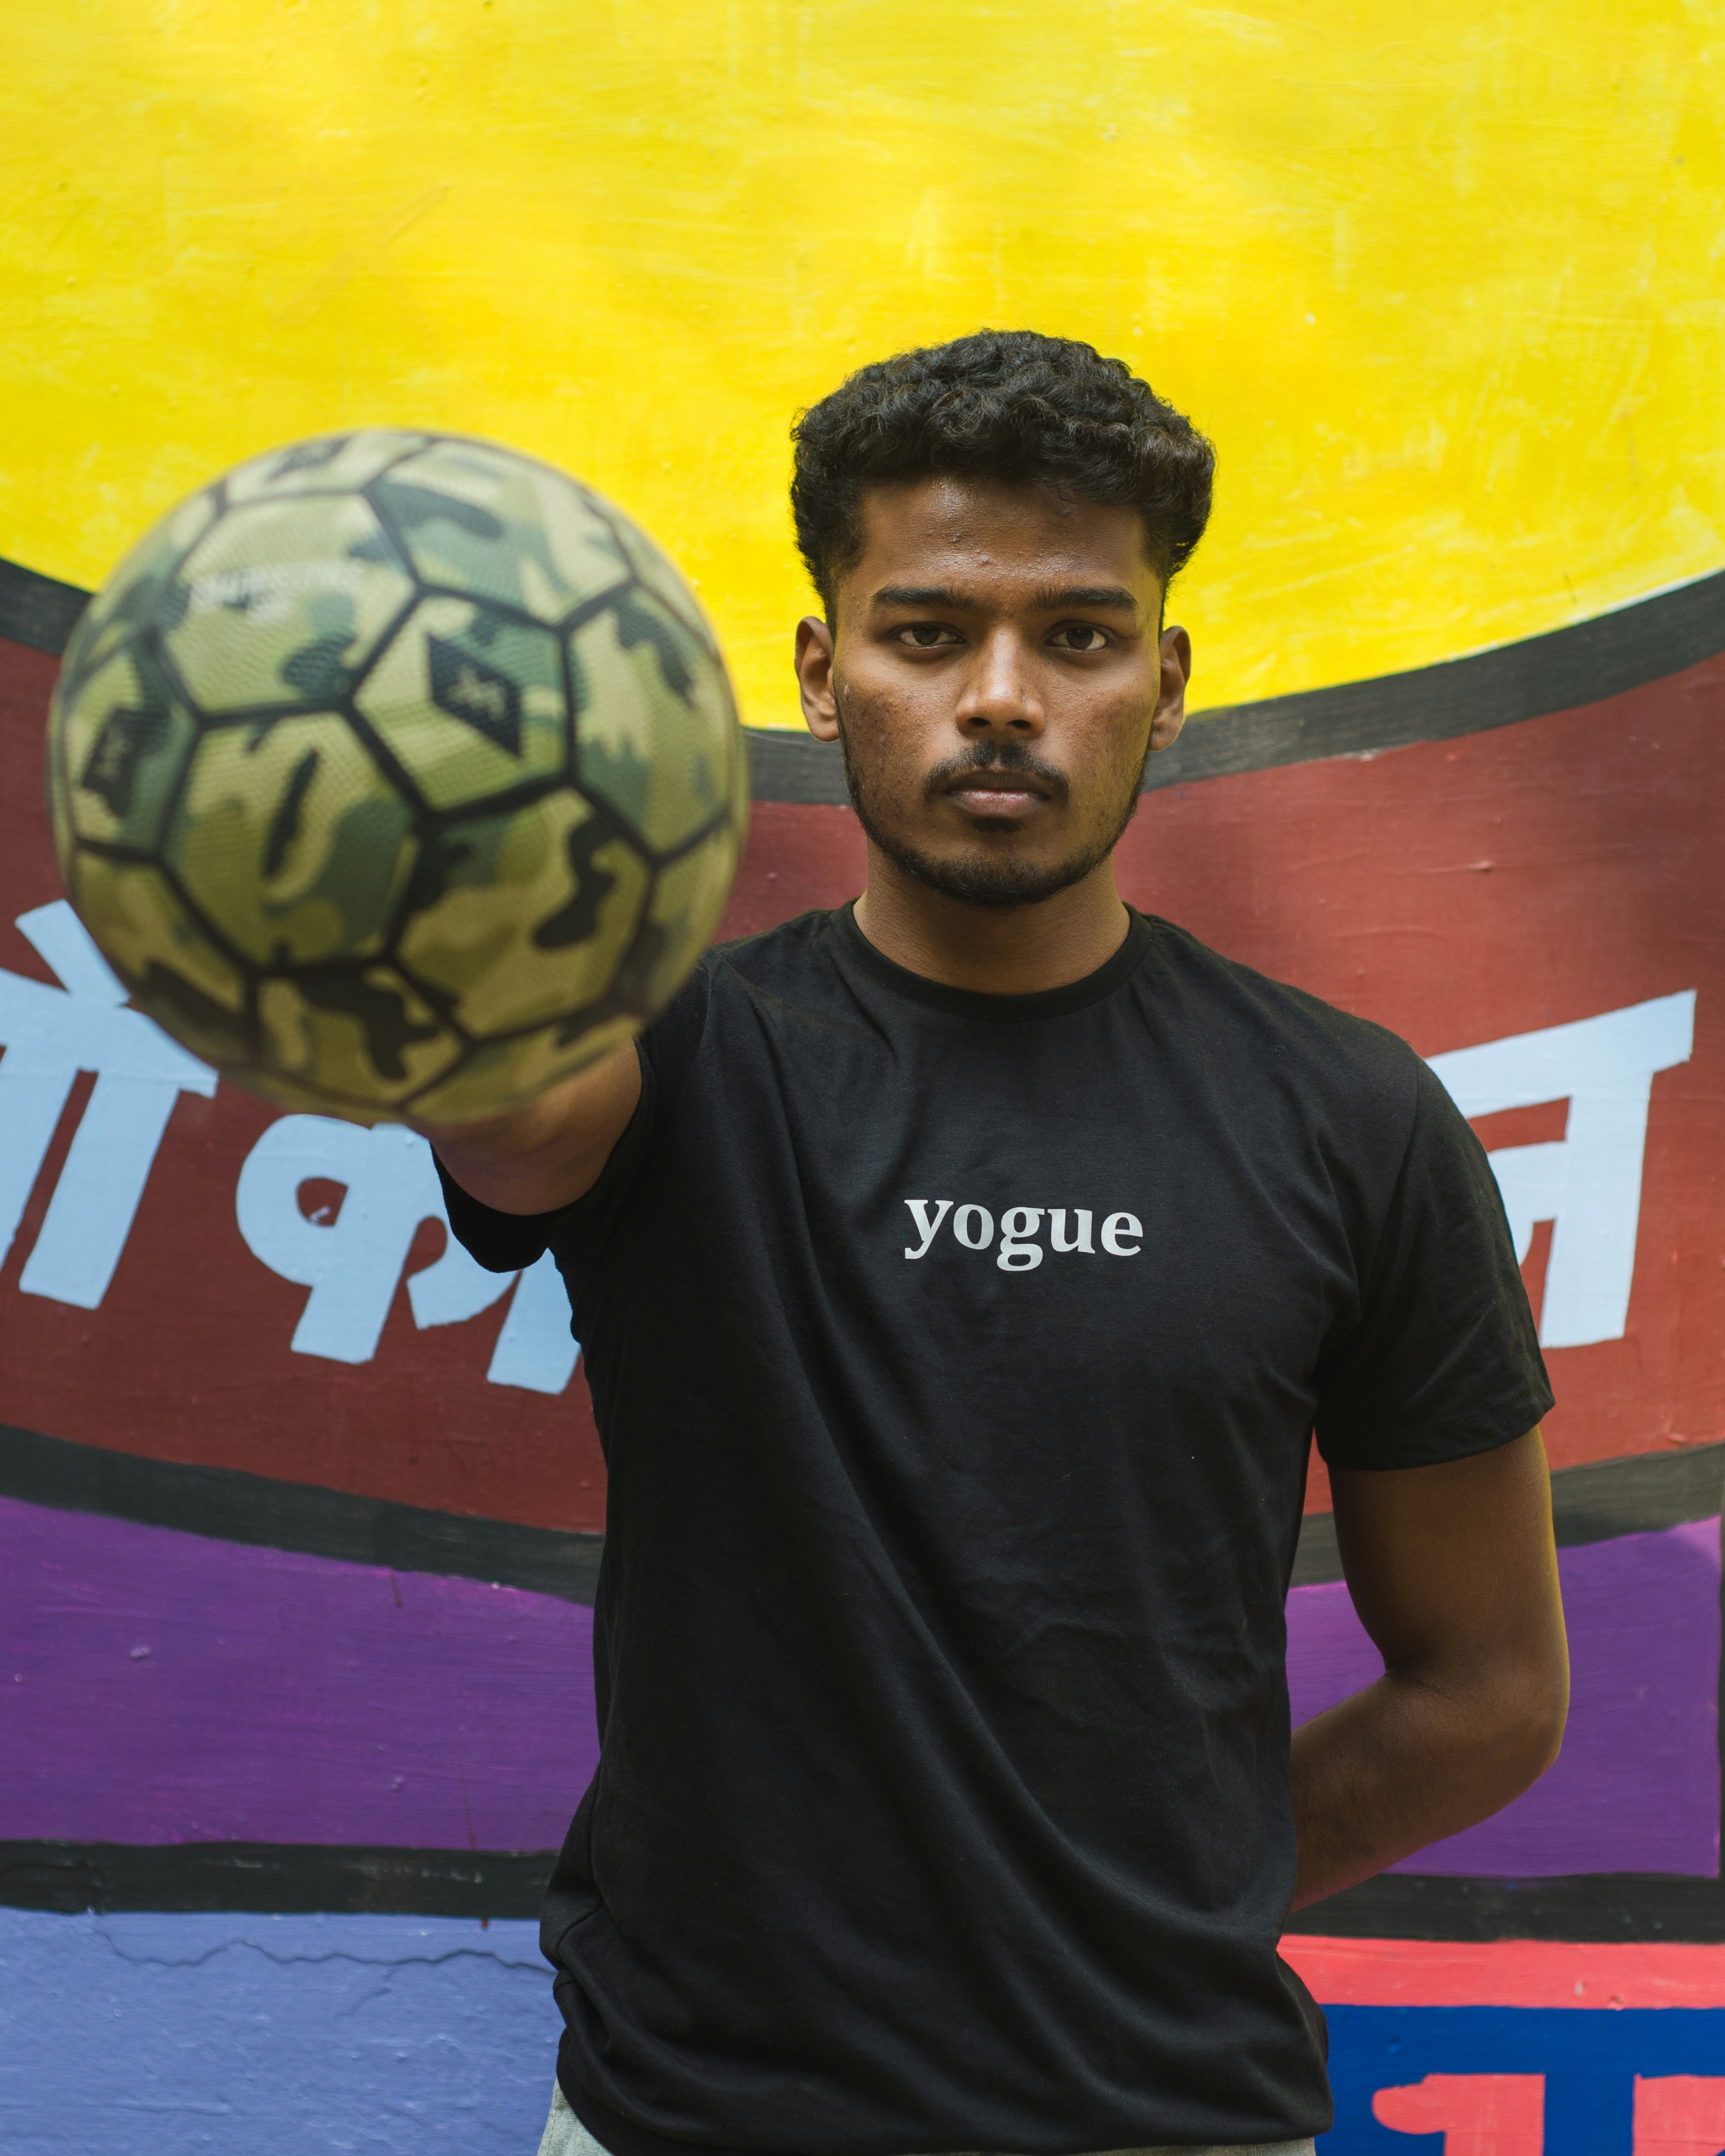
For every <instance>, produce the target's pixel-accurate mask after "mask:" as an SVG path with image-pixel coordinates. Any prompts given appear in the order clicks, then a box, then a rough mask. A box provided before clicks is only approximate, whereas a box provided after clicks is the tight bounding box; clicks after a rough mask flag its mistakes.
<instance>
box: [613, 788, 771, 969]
mask: <svg viewBox="0 0 1725 2156" xmlns="http://www.w3.org/2000/svg"><path fill="white" fill-rule="evenodd" d="M740 852H741V842H740V839H739V836H738V834H737V832H736V831H734V830H732V829H730V828H729V827H728V826H726V827H725V828H723V829H719V830H716V831H714V832H711V834H709V835H708V836H707V837H706V838H705V839H702V840H701V843H700V844H698V845H696V846H691V848H690V850H689V851H688V852H687V853H686V854H680V855H678V857H677V859H676V860H675V861H673V862H672V863H671V865H670V867H669V868H665V869H661V870H660V871H659V874H658V875H657V876H656V877H655V879H654V883H653V896H652V897H651V898H650V899H649V901H648V903H647V912H646V917H645V918H644V920H643V921H642V923H641V931H640V933H639V936H638V937H636V938H635V944H634V949H633V950H632V951H631V952H629V959H628V962H627V963H626V964H625V965H624V968H623V969H622V971H621V973H619V975H618V979H617V988H618V993H619V994H621V995H625V996H627V997H628V998H629V1001H630V1002H631V1003H634V1004H644V1005H645V1007H646V1008H647V1009H649V1010H653V1011H660V1010H663V1009H664V1008H665V1005H666V1004H668V1003H669V1002H670V999H671V998H672V997H673V996H674V995H675V993H676V992H677V990H678V989H679V988H680V987H681V986H682V984H683V983H684V982H685V980H686V979H687V978H688V976H689V974H690V972H691V969H692V968H693V967H694V965H695V962H696V959H698V958H699V957H700V956H701V952H703V951H704V950H706V947H707V944H708V942H709V941H710V940H711V936H712V932H713V931H714V929H715V928H716V927H717V926H718V924H719V916H720V915H721V913H722V912H723V911H725V901H726V898H727V897H728V896H730V891H731V884H732V878H733V877H734V876H735V875H736V874H737V858H738V855H739V854H740Z"/></svg>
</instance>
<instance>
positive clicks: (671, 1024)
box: [433, 965, 707, 1273]
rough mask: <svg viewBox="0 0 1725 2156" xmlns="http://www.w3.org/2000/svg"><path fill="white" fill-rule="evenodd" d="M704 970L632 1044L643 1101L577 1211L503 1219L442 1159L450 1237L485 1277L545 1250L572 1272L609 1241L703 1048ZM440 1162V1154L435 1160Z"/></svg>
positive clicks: (521, 1263)
mask: <svg viewBox="0 0 1725 2156" xmlns="http://www.w3.org/2000/svg"><path fill="white" fill-rule="evenodd" d="M706 991H707V980H706V967H705V966H704V965H703V966H702V967H701V968H698V969H697V970H696V974H695V976H694V978H692V979H691V981H690V982H689V983H687V984H686V986H685V988H683V989H682V990H681V991H680V993H679V994H678V995H677V996H676V997H675V998H673V1000H672V1002H671V1003H670V1004H669V1005H668V1006H667V1008H666V1009H665V1012H664V1013H663V1014H661V1016H660V1017H659V1018H658V1019H655V1021H654V1023H653V1024H651V1025H650V1026H649V1027H648V1029H647V1030H646V1031H645V1032H644V1033H643V1034H641V1035H640V1036H639V1039H638V1040H637V1041H636V1043H635V1048H636V1052H637V1054H638V1055H639V1057H640V1063H641V1097H640V1099H639V1101H637V1102H636V1103H635V1111H634V1114H633V1115H632V1116H630V1117H629V1122H628V1125H627V1126H626V1127H625V1128H624V1132H623V1135H622V1137H619V1139H618V1141H617V1142H616V1144H615V1145H614V1146H613V1147H612V1148H611V1156H610V1158H609V1159H608V1161H607V1162H606V1163H605V1166H604V1169H603V1173H601V1175H600V1177H599V1178H598V1182H597V1183H594V1185H593V1188H592V1189H591V1190H589V1191H588V1192H587V1193H585V1195H584V1196H583V1197H580V1198H578V1199H576V1200H575V1202H574V1204H572V1205H562V1206H559V1207H557V1209H555V1210H554V1211H552V1212H550V1213H500V1212H498V1211H497V1210H496V1209H495V1207H494V1206H490V1205H485V1204H481V1203H480V1200H479V1199H477V1198H474V1197H471V1196H470V1194H469V1193H467V1192H466V1191H465V1190H464V1189H463V1188H461V1186H460V1184H459V1183H457V1182H456V1181H455V1179H454V1177H453V1176H452V1175H451V1174H450V1173H449V1170H448V1169H447V1168H445V1167H444V1164H443V1163H442V1162H441V1161H440V1160H439V1161H438V1163H437V1173H438V1179H439V1182H440V1183H442V1184H443V1189H444V1209H445V1211H446V1212H447V1214H448V1215H449V1229H450V1232H451V1233H452V1234H453V1235H454V1238H455V1240H456V1241H457V1242H458V1243H459V1244H460V1245H461V1246H462V1247H463V1249H464V1250H466V1252H467V1254H468V1255H469V1256H470V1257H471V1258H473V1259H475V1260H477V1262H478V1263H479V1264H480V1265H483V1266H484V1267H485V1270H487V1271H488V1272H494V1273H504V1272H514V1271H516V1270H518V1269H519V1268H521V1266H524V1265H531V1264H533V1263H534V1261H535V1260H536V1259H538V1258H539V1257H540V1256H542V1255H543V1253H544V1252H545V1251H546V1250H555V1251H556V1253H557V1261H558V1263H559V1264H560V1265H563V1266H564V1267H565V1269H566V1270H567V1265H568V1263H569V1262H571V1261H572V1260H578V1259H587V1260H591V1258H592V1257H593V1255H596V1253H597V1251H598V1249H599V1248H600V1247H601V1246H602V1245H603V1243H604V1241H605V1240H606V1239H607V1236H608V1232H609V1229H610V1228H611V1227H612V1226H613V1225H614V1223H615V1221H616V1220H617V1219H618V1217H619V1214H621V1212H622V1211H623V1209H624V1207H625V1206H626V1204H627V1202H628V1199H629V1192H630V1190H631V1189H632V1188H633V1187H634V1183H635V1181H636V1178H637V1177H638V1176H639V1172H640V1169H641V1166H642V1163H644V1160H645V1159H646V1158H647V1156H648V1154H649V1152H650V1151H651V1149H652V1145H653V1141H654V1138H655V1135H656V1133H657V1132H658V1130H659V1128H660V1124H661V1122H662V1121H663V1116H664V1110H665V1105H666V1103H667V1101H674V1100H675V1096H676V1094H677V1093H678V1091H680V1089H681V1084H682V1081H683V1079H684V1077H685V1075H686V1074H687V1070H688V1066H689V1064H690V1063H691V1061H692V1060H693V1058H694V1055H695V1051H696V1048H697V1047H698V1046H699V1044H700V1039H701V1031H702V1029H703V1026H704V1023H705V1018H706ZM433 1158H434V1159H435V1158H436V1155H435V1152H434V1154H433Z"/></svg>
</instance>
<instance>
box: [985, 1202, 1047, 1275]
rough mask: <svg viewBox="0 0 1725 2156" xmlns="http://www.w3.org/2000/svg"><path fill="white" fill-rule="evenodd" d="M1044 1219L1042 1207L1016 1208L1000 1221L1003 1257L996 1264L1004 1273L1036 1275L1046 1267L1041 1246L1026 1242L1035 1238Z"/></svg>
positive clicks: (1022, 1206) (1016, 1206) (1021, 1206)
mask: <svg viewBox="0 0 1725 2156" xmlns="http://www.w3.org/2000/svg"><path fill="white" fill-rule="evenodd" d="M1041 1219H1042V1208H1041V1207H1040V1205H1014V1207H1013V1209H1012V1210H1011V1211H1010V1212H1009V1213H1007V1214H1003V1215H1002V1217H1001V1221H1000V1255H999V1257H998V1258H996V1259H995V1260H994V1262H995V1264H996V1265H999V1268H1000V1270H1001V1271H1002V1272H1004V1273H1034V1271H1035V1270H1036V1268H1037V1266H1038V1265H1040V1264H1041V1263H1042V1245H1041V1244H1040V1243H1027V1242H1025V1241H1024V1240H1022V1238H1023V1237H1024V1236H1026V1235H1034V1234H1035V1233H1036V1230H1037V1228H1038V1226H1039V1225H1040V1223H1041Z"/></svg>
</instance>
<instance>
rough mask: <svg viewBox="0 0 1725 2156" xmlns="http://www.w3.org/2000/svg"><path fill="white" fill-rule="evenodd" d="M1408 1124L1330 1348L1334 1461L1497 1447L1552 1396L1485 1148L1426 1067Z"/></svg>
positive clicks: (1431, 1459) (1321, 1382)
mask: <svg viewBox="0 0 1725 2156" xmlns="http://www.w3.org/2000/svg"><path fill="white" fill-rule="evenodd" d="M1417 1070H1418V1075H1417V1078H1416V1081H1415V1086H1416V1091H1415V1100H1414V1118H1413V1124H1412V1127H1411V1129H1410V1131H1409V1137H1408V1142H1407V1148H1406V1151H1405V1152H1404V1156H1403V1158H1402V1163H1401V1169H1400V1173H1399V1175H1398V1176H1397V1178H1396V1180H1395V1183H1394V1188H1393V1190H1392V1192H1391V1194H1390V1199H1389V1204H1388V1207H1387V1208H1386V1209H1385V1211H1384V1216H1383V1219H1382V1220H1381V1222H1380V1223H1379V1224H1378V1229H1377V1233H1376V1235H1375V1238H1374V1240H1373V1247H1372V1248H1371V1250H1370V1251H1369V1254H1368V1264H1367V1268H1366V1273H1365V1281H1364V1287H1363V1293H1362V1296H1361V1301H1360V1306H1359V1310H1358V1320H1357V1322H1355V1323H1353V1325H1352V1326H1351V1327H1349V1329H1348V1331H1347V1332H1346V1333H1345V1334H1344V1335H1343V1337H1340V1338H1339V1339H1337V1340H1336V1341H1334V1342H1332V1343H1330V1344H1329V1345H1327V1347H1326V1350H1325V1353H1324V1356H1323V1358H1322V1361H1321V1363H1320V1367H1319V1373H1318V1405H1317V1445H1318V1450H1319V1451H1320V1452H1321V1453H1322V1455H1323V1456H1324V1459H1325V1460H1327V1462H1328V1463H1329V1465H1330V1466H1332V1467H1425V1466H1435V1465H1436V1464H1437V1463H1439V1462H1440V1461H1442V1460H1461V1459H1465V1458H1466V1457H1467V1456H1468V1455H1471V1454H1473V1453H1479V1452H1489V1451H1491V1450H1493V1449H1494V1448H1495V1447H1497V1446H1498V1445H1507V1444H1509V1443H1511V1442H1512V1440H1514V1439H1516V1438H1517V1437H1520V1436H1522V1435H1523V1434H1524V1433H1525V1432H1526V1431H1527V1430H1531V1429H1532V1427H1533V1425H1534V1424H1536V1423H1537V1422H1538V1421H1539V1419H1541V1417H1542V1416H1543V1415H1544V1414H1546V1413H1547V1412H1548V1410H1549V1409H1550V1407H1551V1405H1552V1391H1551V1387H1550V1384H1549V1383H1548V1381H1547V1378H1546V1373H1545V1365H1544V1363H1543V1360H1542V1359H1541V1357H1540V1353H1539V1342H1538V1334H1537V1332H1536V1331H1535V1329H1534V1324H1533V1314H1532V1311H1531V1310H1530V1309H1529V1308H1528V1306H1527V1290H1526V1289H1525V1288H1524V1287H1523V1286H1522V1276H1521V1269H1520V1267H1519V1266H1518V1265H1517V1262H1516V1254H1515V1246H1514V1244H1513V1242H1512V1240H1511V1236H1510V1232H1509V1223H1508V1221H1507V1219H1506V1218H1505V1216H1504V1210H1503V1200H1502V1197H1501V1196H1500V1194H1499V1192H1498V1188H1497V1178H1496V1177H1495V1176H1494V1175H1493V1174H1492V1173H1491V1163H1490V1162H1489V1161H1488V1160H1487V1159H1486V1153H1485V1148H1484V1147H1482V1146H1481V1143H1480V1142H1479V1140H1478V1139H1477V1138H1476V1137H1475V1136H1474V1134H1473V1132H1471V1130H1470V1129H1469V1128H1468V1127H1467V1124H1466V1122H1465V1121H1464V1120H1463V1118H1462V1116H1461V1111H1459V1110H1458V1109H1457V1107H1456V1106H1455V1103H1454V1101H1451V1100H1450V1096H1449V1095H1448V1094H1447V1093H1446V1092H1445V1090H1444V1087H1443V1085H1442V1083H1441V1082H1440V1080H1439V1079H1438V1078H1437V1077H1436V1075H1435V1074H1434V1073H1433V1072H1432V1071H1431V1070H1430V1069H1429V1068H1428V1067H1427V1065H1425V1064H1424V1063H1421V1064H1420V1065H1418V1066H1417Z"/></svg>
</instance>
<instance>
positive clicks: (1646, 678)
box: [0, 561, 1725, 806]
mask: <svg viewBox="0 0 1725 2156" xmlns="http://www.w3.org/2000/svg"><path fill="white" fill-rule="evenodd" d="M88 597H89V594H88V593H86V592H83V591H80V589H79V588H78V587H77V586H76V585H74V584H63V583H58V582H57V581H56V580H55V579H54V577H44V576H39V575H38V574H37V572H35V571H34V570H33V569H27V568H25V567H23V564H22V563H20V562H5V561H0V636H6V637H10V638H11V639H13V641H14V642H15V643H18V644H30V645H32V646H33V647H34V648H35V649H37V650H39V651H49V652H58V651H61V650H64V648H65V644H66V639H67V638H68V637H69V635H70V634H71V633H72V628H73V625H74V623H75V622H76V620H77V619H78V616H79V614H80V613H81V612H82V611H83V608H84V605H85V601H86V599H87V598H88ZM1721 651H1725V572H1719V573H1717V574H1715V575H1712V576H1707V577H1697V578H1696V579H1695V580H1694V581H1693V582H1692V583H1686V584H1680V585H1678V586H1677V587H1676V588H1675V589H1673V590H1671V591H1668V592H1659V593H1655V594H1654V596H1653V597H1651V598H1645V599H1637V600H1635V602H1633V603H1631V604H1630V605H1629V606H1625V607H1617V608H1613V610H1612V611H1611V612H1610V613H1602V614H1595V615H1594V617H1593V618H1592V619H1590V620H1588V621H1580V622H1575V623H1573V624H1571V625H1570V626H1569V627H1568V628H1567V629H1552V630H1550V631H1548V633H1547V634H1544V635H1543V636H1529V637H1523V638H1522V639H1521V640H1520V641H1519V642H1517V643H1514V644H1500V645H1498V646H1497V647H1496V648H1495V649H1492V650H1490V651H1476V652H1474V653H1471V654H1470V655H1469V656H1467V657H1466V658H1464V659H1449V660H1441V661H1440V662H1439V663H1438V664H1437V665H1433V666H1416V667H1413V668H1411V669H1409V670H1408V671H1407V672H1405V673H1401V674H1382V675H1375V676H1374V677H1373V679H1372V680H1367V681H1347V682H1343V683H1341V684H1340V685H1337V687H1334V688H1329V689H1309V690H1302V691H1301V693H1300V694H1298V695H1296V696H1270V697H1266V698H1264V699H1263V700H1261V701H1259V702H1256V703H1250V704H1231V705H1230V704H1224V705H1221V706H1217V707H1216V708H1215V709H1214V710H1212V711H1200V712H1199V713H1197V714H1195V715H1194V717H1193V718H1192V720H1191V721H1189V724H1188V726H1187V728H1186V731H1185V732H1184V733H1183V735H1182V736H1181V737H1180V739H1179V741H1178V742H1176V744H1175V745H1174V747H1173V748H1171V749H1169V750H1167V751H1166V752H1164V753H1163V754H1162V755H1160V756H1158V757H1153V758H1152V759H1151V761H1150V762H1149V764H1148V765H1147V767H1146V769H1145V773H1144V790H1145V792H1146V793H1155V792H1158V791H1159V790H1160V789H1161V788H1164V787H1168V786H1185V785H1189V784H1191V783H1194V782H1195V781H1197V780H1199V779H1204V778H1220V777H1224V776H1225V775H1228V774H1230V773H1239V772H1245V771H1262V770H1266V769H1269V768H1271V767H1273V766H1276V765H1281V764H1288V763H1309V762H1315V761H1316V760H1317V759H1318V758H1320V757H1332V756H1369V755H1374V754H1376V753H1377V752H1379V751H1381V750H1384V749H1388V748H1404V747H1408V746H1409V744H1410V743H1412V742H1421V741H1447V740H1450V739H1451V738H1453V737H1455V736H1456V735H1459V734H1473V733H1483V732H1486V731H1489V730H1490V729H1491V728H1492V727H1495V726H1514V725H1516V724H1517V722H1518V721H1521V720H1522V719H1534V718H1542V717H1543V716H1545V715H1546V714H1547V713H1548V712H1551V711H1573V710H1574V709H1575V708H1576V707H1577V706H1579V705H1583V704H1590V703H1595V702H1597V701H1599V699H1600V698H1602V697H1604V696H1620V695H1621V694H1622V693H1623V692H1624V691H1625V690H1629V689H1639V688H1643V687H1645V685H1646V684H1647V683H1648V682H1650V681H1659V680H1664V679H1665V678H1666V676H1667V675H1672V674H1678V673H1681V672H1682V670H1684V669H1685V668H1686V667H1688V666H1693V665H1698V664H1699V663H1700V662H1701V661H1702V660H1704V659H1711V658H1712V657H1714V656H1715V655H1716V654H1718V653H1719V652H1721ZM744 731H745V733H746V735H747V740H748V753H749V773H750V783H751V788H752V793H753V795H754V798H755V799H756V800H757V801H788V802H802V803H814V804H817V805H819V804H826V805H829V806H834V805H836V806H843V805H844V804H845V802H846V801H847V800H848V798H849V796H848V795H847V793H846V792H845V767H844V762H843V759H842V758H841V757H840V756H839V751H838V749H837V748H836V747H834V746H833V745H832V744H831V743H829V742H818V741H816V740H815V739H814V737H813V736H812V735H809V734H803V733H798V732H796V731H792V730H790V729H788V728H781V727H771V726H750V727H747V728H745V729H744Z"/></svg>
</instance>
